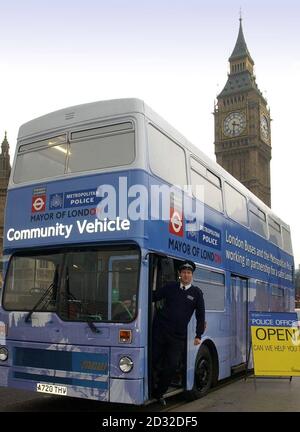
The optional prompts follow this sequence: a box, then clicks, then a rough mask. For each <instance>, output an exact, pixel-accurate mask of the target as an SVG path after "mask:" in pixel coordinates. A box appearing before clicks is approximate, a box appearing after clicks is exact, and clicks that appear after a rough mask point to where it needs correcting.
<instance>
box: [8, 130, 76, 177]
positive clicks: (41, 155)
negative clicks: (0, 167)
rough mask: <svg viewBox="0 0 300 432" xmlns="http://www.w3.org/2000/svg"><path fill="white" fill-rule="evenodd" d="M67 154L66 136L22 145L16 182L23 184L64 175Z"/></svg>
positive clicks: (18, 157)
mask: <svg viewBox="0 0 300 432" xmlns="http://www.w3.org/2000/svg"><path fill="white" fill-rule="evenodd" d="M67 153H68V147H67V137H66V135H60V136H57V137H53V138H49V139H46V140H41V141H35V142H32V143H29V144H23V145H20V147H19V150H18V155H17V161H16V166H15V172H14V182H15V183H22V182H27V181H31V180H38V179H43V178H47V177H55V176H59V175H62V174H64V172H65V164H66V157H67Z"/></svg>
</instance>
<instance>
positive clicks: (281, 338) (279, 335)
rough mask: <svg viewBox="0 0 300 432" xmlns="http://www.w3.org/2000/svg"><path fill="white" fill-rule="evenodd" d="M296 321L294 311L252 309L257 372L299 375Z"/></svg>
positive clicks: (298, 333) (299, 332) (251, 319)
mask: <svg viewBox="0 0 300 432" xmlns="http://www.w3.org/2000/svg"><path fill="white" fill-rule="evenodd" d="M297 324H298V323H297V316H295V314H294V313H272V312H251V313H250V325H251V338H252V352H253V361H254V373H255V375H263V376H300V329H299V327H298V326H297Z"/></svg>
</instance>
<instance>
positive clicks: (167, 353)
mask: <svg viewBox="0 0 300 432" xmlns="http://www.w3.org/2000/svg"><path fill="white" fill-rule="evenodd" d="M184 346H185V339H178V338H177V337H176V336H174V335H172V334H171V333H170V332H169V331H168V330H167V329H165V328H164V327H163V326H161V325H159V323H158V322H155V321H154V323H153V338H152V365H153V372H154V376H155V378H156V381H154V383H153V385H154V390H153V392H152V393H153V396H154V397H155V398H160V397H162V395H163V394H164V393H165V392H166V391H167V389H168V387H169V385H170V384H171V381H172V378H173V376H174V374H175V372H176V369H177V366H178V364H179V361H180V359H181V357H182V354H183V352H184Z"/></svg>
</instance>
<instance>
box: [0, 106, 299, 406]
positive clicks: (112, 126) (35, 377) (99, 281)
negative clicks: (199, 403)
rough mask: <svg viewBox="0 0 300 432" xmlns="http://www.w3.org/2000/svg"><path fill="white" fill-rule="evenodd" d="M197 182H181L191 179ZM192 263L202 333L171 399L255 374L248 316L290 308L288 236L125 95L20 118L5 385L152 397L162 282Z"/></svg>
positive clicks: (2, 352) (1, 362) (120, 398)
mask: <svg viewBox="0 0 300 432" xmlns="http://www.w3.org/2000/svg"><path fill="white" fill-rule="evenodd" d="M186 186H187V187H186ZM185 259H189V260H192V261H194V262H195V263H196V270H195V272H194V284H195V285H197V286H198V287H199V288H201V290H202V291H203V294H204V300H205V306H206V322H207V326H206V331H205V333H204V335H203V338H202V343H201V345H200V346H194V345H193V340H194V335H195V318H194V317H192V319H191V322H190V324H189V327H188V334H187V342H186V350H185V356H184V358H183V359H182V362H181V365H180V367H179V368H178V373H177V374H176V376H175V377H174V380H173V382H172V385H171V387H170V388H169V390H168V394H169V395H171V394H174V393H176V392H185V393H186V395H187V396H188V397H190V398H197V397H200V396H202V395H204V394H206V393H207V391H208V390H209V388H210V387H212V386H213V385H215V384H216V383H217V381H218V380H221V379H223V378H226V377H229V376H230V375H231V374H232V373H234V372H235V371H238V370H241V369H242V368H244V367H245V364H246V360H247V347H248V346H249V336H248V328H247V327H248V325H247V322H248V313H249V311H251V310H252V311H253V310H256V311H290V310H293V309H294V288H293V267H294V264H293V256H292V245H291V236H290V229H289V226H288V225H287V224H285V223H284V222H283V221H282V220H281V219H279V218H278V217H277V216H276V215H275V214H274V213H273V212H272V210H271V209H270V208H268V207H267V206H266V205H264V204H263V203H262V202H261V201H260V200H259V199H258V198H257V197H256V196H254V195H253V194H252V193H251V192H250V191H249V190H248V189H246V188H245V187H243V186H242V185H241V184H240V183H239V182H238V181H237V180H236V179H234V178H233V177H232V176H231V175H229V174H228V173H227V172H226V171H225V170H224V169H222V168H221V167H220V166H219V165H217V164H216V163H214V162H212V161H211V160H210V159H209V158H208V157H206V156H205V155H204V154H203V153H202V152H201V151H200V150H199V149H198V148H196V147H195V146H193V145H192V144H190V143H189V142H188V141H187V139H185V138H184V137H183V136H182V135H181V134H180V133H179V132H177V131H176V130H175V129H174V128H173V127H172V126H170V125H169V124H168V123H167V122H166V121H164V120H163V119H162V118H161V117H160V116H159V115H157V114H156V113H155V112H153V111H152V110H151V109H150V108H149V107H148V106H147V105H146V104H145V103H144V102H143V101H141V100H138V99H121V100H111V101H102V102H95V103H89V104H84V105H79V106H75V107H71V108H66V109H62V110H59V111H56V112H53V113H50V114H47V115H45V116H42V117H40V118H37V119H35V120H32V121H30V122H28V123H26V124H24V125H23V126H21V128H20V130H19V135H18V142H17V147H16V152H15V157H14V162H13V167H12V172H11V178H10V181H9V187H8V195H7V204H6V216H5V233H4V285H3V289H2V293H1V307H0V322H1V323H0V385H1V386H4V387H5V386H6V387H12V388H20V389H27V390H31V391H37V392H44V393H50V394H57V395H65V396H72V397H79V398H88V399H96V400H100V401H108V402H117V403H129V404H136V405H141V404H144V403H147V402H148V401H150V400H151V378H152V377H151V374H152V366H151V349H152V344H153V343H155V341H152V338H151V324H152V317H153V313H154V308H155V305H154V304H153V302H152V295H153V294H152V293H153V290H155V289H157V288H159V287H160V286H161V285H162V284H164V283H166V282H168V281H171V280H175V279H177V278H178V267H179V265H180V263H182V261H183V260H185Z"/></svg>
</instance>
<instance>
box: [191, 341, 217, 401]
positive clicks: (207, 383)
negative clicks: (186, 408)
mask: <svg viewBox="0 0 300 432" xmlns="http://www.w3.org/2000/svg"><path fill="white" fill-rule="evenodd" d="M212 384H213V360H212V355H211V353H210V350H209V349H208V347H207V346H206V345H202V347H201V348H200V351H199V353H198V355H197V358H196V365H195V378H194V387H193V389H192V390H189V391H187V392H185V396H186V398H187V400H190V401H191V400H195V399H199V398H201V397H203V396H205V395H206V394H207V393H208V391H209V389H210V388H211V387H212Z"/></svg>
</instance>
